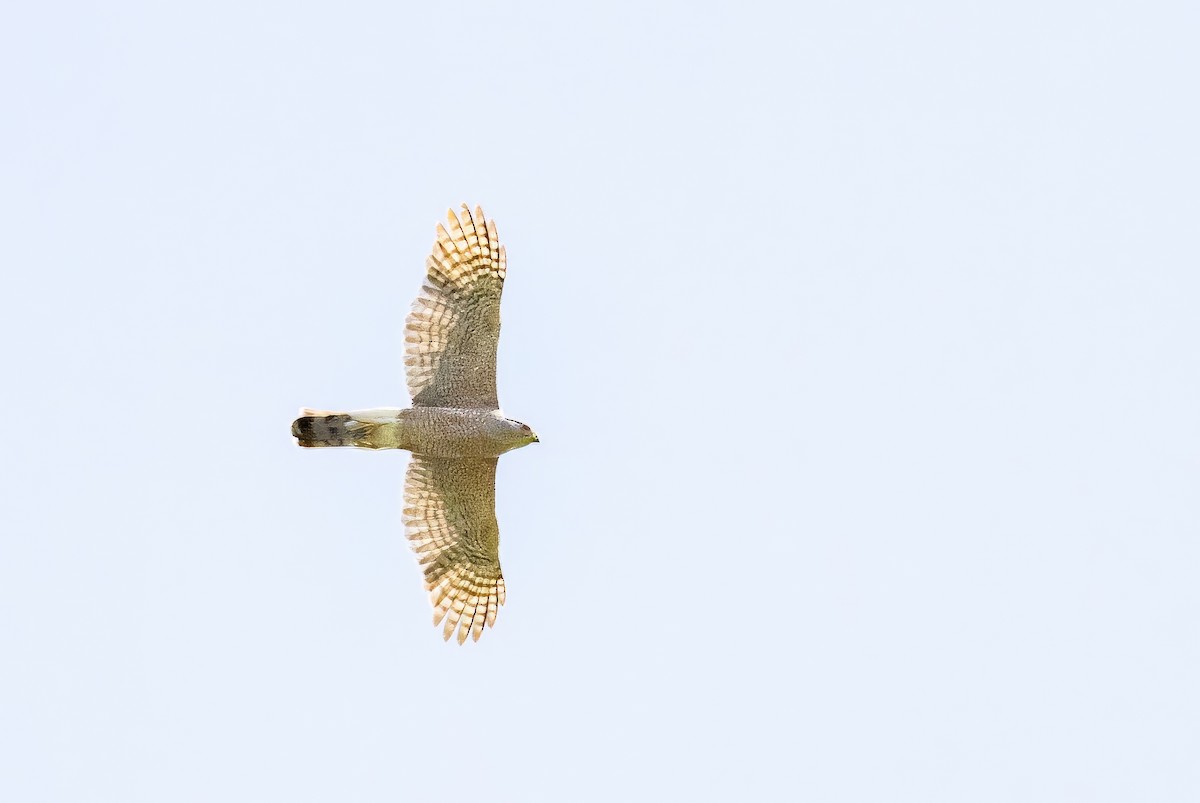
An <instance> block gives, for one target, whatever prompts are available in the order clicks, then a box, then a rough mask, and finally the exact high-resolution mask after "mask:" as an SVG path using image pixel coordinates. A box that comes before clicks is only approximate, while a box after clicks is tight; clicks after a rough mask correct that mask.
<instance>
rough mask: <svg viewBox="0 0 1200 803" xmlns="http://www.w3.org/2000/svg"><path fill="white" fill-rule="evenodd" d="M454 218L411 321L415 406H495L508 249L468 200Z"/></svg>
mask: <svg viewBox="0 0 1200 803" xmlns="http://www.w3.org/2000/svg"><path fill="white" fill-rule="evenodd" d="M447 218H448V219H449V221H450V225H449V228H448V229H447V228H446V227H443V226H441V225H440V224H439V225H438V229H437V242H435V243H434V244H433V253H431V254H430V255H429V258H428V259H427V260H426V261H425V267H426V271H425V283H424V285H423V286H422V287H421V293H420V295H418V296H417V300H416V301H415V302H414V303H413V307H412V312H411V313H410V314H409V316H408V320H407V321H406V324H405V329H404V343H405V349H404V365H405V366H406V367H407V369H408V390H409V392H410V393H411V394H412V397H413V406H414V407H479V408H485V409H488V410H495V409H498V408H499V407H500V404H499V401H498V400H497V398H496V344H497V343H498V342H499V340H500V293H501V292H502V291H503V289H504V268H505V264H504V246H502V245H500V241H499V239H498V237H497V236H496V224H495V223H494V222H493V221H490V220H489V221H487V222H486V223H485V222H484V217H483V210H482V209H480V208H479V207H475V214H474V215H472V214H471V211H470V209H468V208H467V205H466V204H463V208H462V212H461V213H460V215H455V214H454V212H452V211H451V212H449V213H448V214H447Z"/></svg>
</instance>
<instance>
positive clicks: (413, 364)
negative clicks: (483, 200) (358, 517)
mask: <svg viewBox="0 0 1200 803" xmlns="http://www.w3.org/2000/svg"><path fill="white" fill-rule="evenodd" d="M447 217H448V220H449V225H448V226H442V225H440V224H439V225H438V227H437V241H436V242H435V243H434V244H433V253H431V254H430V255H429V258H428V259H426V260H425V283H424V285H423V286H422V287H421V292H420V294H419V295H418V296H417V300H416V301H415V302H414V303H413V306H412V312H410V313H409V316H408V319H407V321H406V322H405V327H404V344H405V348H404V364H405V366H406V367H407V369H408V390H409V392H410V393H411V394H412V407H411V408H408V409H398V408H378V409H373V410H359V411H357V412H349V413H334V412H326V411H322V410H309V409H303V410H301V411H300V417H299V418H297V419H296V420H295V421H294V422H293V423H292V435H293V436H294V437H295V438H296V440H297V442H298V443H299V444H300V445H301V446H357V447H358V448H360V449H407V450H408V451H410V452H412V459H411V461H410V462H409V464H408V476H407V477H406V478H405V481H404V525H405V529H406V531H407V534H408V539H409V540H410V541H411V542H412V546H413V550H414V551H415V552H416V553H417V556H418V558H419V560H420V562H421V566H422V567H423V568H424V570H425V588H426V589H427V590H428V591H429V595H430V601H431V602H432V603H433V608H434V610H433V623H434V624H435V625H438V624H442V622H443V620H444V622H445V624H444V625H443V627H442V636H443V637H444V638H445V639H446V640H449V639H450V636H451V635H453V634H454V632H455V630H457V631H458V636H457V638H458V643H459V644H462V643H463V642H464V641H466V640H467V636H468V635H469V636H471V638H473V639H475V640H476V641H478V640H479V636H480V634H481V633H483V627H484V625H487V626H488V627H491V626H492V625H493V624H494V623H495V621H496V611H497V610H498V609H499V607H500V606H501V605H503V604H504V575H503V574H501V572H500V554H499V546H500V530H499V527H498V526H497V525H496V460H497V459H498V458H499V457H500V455H502V454H504V453H505V452H508V451H511V450H512V449H518V448H520V447H522V446H526V445H528V444H530V443H536V442H537V439H538V438H537V435H535V434H534V432H533V430H532V429H530V428H529V427H528V426H526V425H525V424H522V423H521V422H520V421H513V420H512V419H511V418H505V417H504V414H503V413H501V412H500V409H499V407H500V404H499V402H498V401H497V399H496V344H497V342H498V341H499V339H500V293H501V291H502V290H503V289H504V271H505V259H504V246H502V245H500V241H499V239H498V238H497V237H496V224H495V223H494V222H493V221H491V220H487V221H486V222H485V218H484V216H483V210H482V209H480V208H479V207H475V212H474V213H473V214H472V212H471V210H470V209H469V208H468V207H467V206H466V204H464V205H463V207H462V211H461V212H460V213H459V214H457V215H456V214H454V212H453V211H451V212H450V213H449V214H448V215H447Z"/></svg>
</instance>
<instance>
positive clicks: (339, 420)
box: [292, 409, 363, 446]
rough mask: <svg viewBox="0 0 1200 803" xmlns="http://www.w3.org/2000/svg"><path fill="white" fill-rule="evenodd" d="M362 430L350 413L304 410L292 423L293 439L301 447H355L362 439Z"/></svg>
mask: <svg viewBox="0 0 1200 803" xmlns="http://www.w3.org/2000/svg"><path fill="white" fill-rule="evenodd" d="M361 429H362V424H359V423H358V422H357V421H355V420H354V419H353V418H351V417H350V415H349V414H348V413H331V412H327V411H324V410H309V409H304V410H301V411H300V417H299V418H297V419H296V420H295V421H293V422H292V437H294V438H295V439H296V440H297V441H298V442H299V443H300V445H301V446H354V442H355V441H356V440H360V439H361V438H362V435H363V433H362V432H361ZM356 430H357V432H356Z"/></svg>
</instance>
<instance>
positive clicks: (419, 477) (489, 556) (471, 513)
mask: <svg viewBox="0 0 1200 803" xmlns="http://www.w3.org/2000/svg"><path fill="white" fill-rule="evenodd" d="M404 524H405V529H406V530H407V533H408V538H409V541H410V542H411V543H412V547H413V551H414V552H415V553H416V554H417V557H418V560H419V562H420V564H421V566H422V568H423V569H424V572H425V588H426V590H427V591H429V601H430V602H431V603H432V604H433V623H434V625H439V624H440V625H443V627H442V637H443V638H445V639H446V640H449V639H450V637H451V636H452V635H454V633H455V630H457V631H458V636H457V639H458V643H459V644H462V643H463V642H464V641H466V640H467V637H468V636H470V637H471V638H472V639H474V640H475V641H478V640H479V636H480V635H481V634H482V633H483V629H484V627H485V626H486V627H491V626H492V625H493V624H495V622H496V611H497V608H498V606H499V605H503V604H504V576H503V575H502V574H501V572H500V528H499V526H498V525H497V523H496V458H494V457H492V458H484V459H479V458H432V457H425V456H423V455H413V457H412V460H411V461H410V462H409V464H408V475H407V477H406V478H405V482H404Z"/></svg>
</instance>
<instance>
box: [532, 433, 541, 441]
mask: <svg viewBox="0 0 1200 803" xmlns="http://www.w3.org/2000/svg"><path fill="white" fill-rule="evenodd" d="M533 442H534V443H541V441H539V440H538V436H537V434H536V433H535V434H534V436H533Z"/></svg>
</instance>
